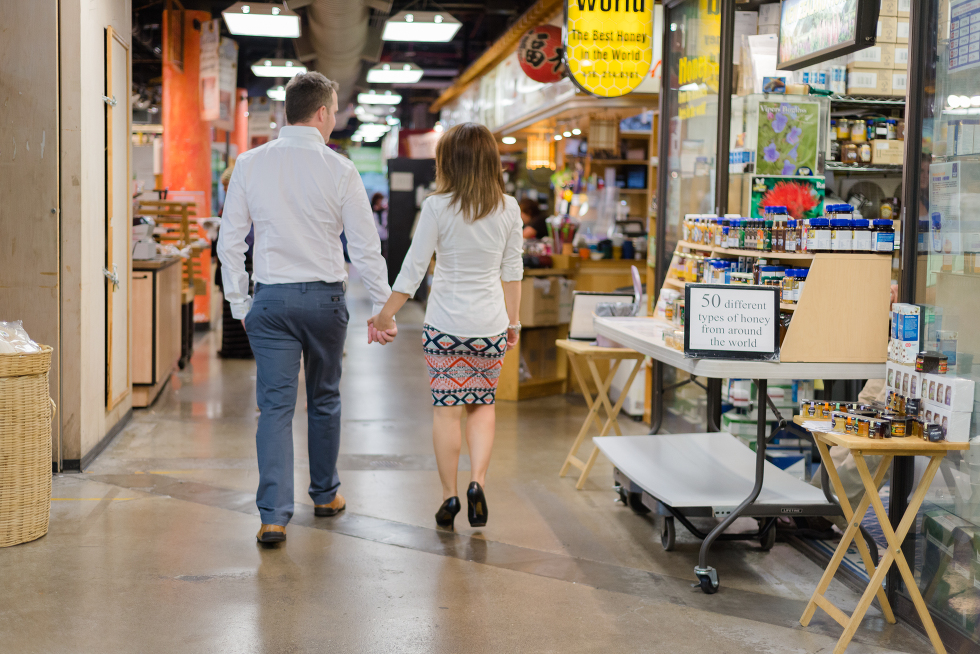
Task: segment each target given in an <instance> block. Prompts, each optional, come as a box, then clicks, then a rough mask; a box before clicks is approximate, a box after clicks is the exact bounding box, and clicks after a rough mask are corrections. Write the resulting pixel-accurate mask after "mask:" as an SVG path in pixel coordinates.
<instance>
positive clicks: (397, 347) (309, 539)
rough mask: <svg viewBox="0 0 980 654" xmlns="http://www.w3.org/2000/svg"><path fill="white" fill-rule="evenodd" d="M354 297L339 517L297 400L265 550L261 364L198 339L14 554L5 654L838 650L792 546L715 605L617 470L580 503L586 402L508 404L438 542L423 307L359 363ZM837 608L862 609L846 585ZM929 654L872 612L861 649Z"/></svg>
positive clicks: (725, 547)
mask: <svg viewBox="0 0 980 654" xmlns="http://www.w3.org/2000/svg"><path fill="white" fill-rule="evenodd" d="M350 296H351V300H350V302H351V314H352V317H351V328H350V332H349V339H348V346H347V347H348V354H347V359H346V366H345V372H344V382H343V401H344V421H343V425H344V434H343V438H344V440H343V446H342V451H341V457H340V468H341V479H342V482H343V486H342V489H341V492H342V493H343V494H344V495H345V497H346V498H347V506H348V509H347V511H346V513H344V514H342V515H341V516H339V517H337V518H332V519H331V518H316V519H315V518H314V517H313V515H312V506H311V504H312V502H311V501H310V498H309V497H308V496H307V495H306V493H305V488H306V486H307V485H308V483H309V476H308V470H307V466H308V462H307V460H306V458H305V452H306V447H305V434H306V414H305V411H304V402H303V400H300V402H299V405H298V407H297V413H296V420H295V422H294V430H295V440H296V454H297V459H296V478H297V483H296V492H297V495H296V501H297V511H296V516H295V517H294V519H293V522H292V523H291V524H290V526H289V528H288V540H287V542H286V543H285V544H284V545H283V546H280V547H278V548H275V549H265V548H262V547H259V546H257V545H256V543H255V540H254V535H255V532H256V530H257V529H258V526H259V520H258V517H257V511H256V509H255V496H254V492H255V487H256V485H257V480H258V473H257V470H256V463H255V444H254V434H255V424H256V417H257V413H256V410H255V390H254V385H255V368H254V363H253V362H252V361H236V360H227V361H226V360H221V359H218V358H217V357H216V356H215V354H214V351H215V350H216V349H217V348H216V345H215V344H216V342H217V341H218V340H219V339H218V335H217V334H208V335H205V336H203V338H200V339H199V341H198V344H197V349H196V351H195V355H194V358H193V361H192V362H191V364H190V365H189V366H188V367H187V368H186V369H185V370H183V371H182V372H180V373H179V374H178V375H177V376H176V377H175V378H174V380H173V381H172V383H171V384H170V385H169V386H168V387H167V388H166V389H164V391H163V394H162V395H161V397H160V398H159V400H158V401H157V402H156V404H155V405H154V406H153V407H151V408H150V409H148V410H139V411H137V412H136V414H135V416H134V418H133V420H132V422H131V423H130V424H129V425H128V426H127V427H126V429H125V430H124V431H123V432H122V433H121V434H120V435H119V437H118V438H116V440H115V442H113V443H112V444H111V445H110V447H109V448H108V449H107V450H106V451H105V452H104V453H103V454H102V455H101V456H100V457H99V458H98V459H97V460H96V461H95V462H94V464H93V465H92V466H91V468H90V469H89V470H86V471H85V473H83V474H65V475H56V477H55V480H54V497H55V498H56V499H55V501H54V502H53V503H52V513H51V527H50V531H49V533H48V535H47V536H45V537H44V538H41V539H40V540H38V541H35V542H33V543H29V544H25V545H21V546H17V547H13V548H9V549H6V550H0V580H2V588H3V593H2V594H0V652H17V653H30V652H45V653H52V652H58V653H60V652H71V653H77V652H81V653H87V652H99V653H100V654H102V653H106V654H114V653H117V652H118V653H130V652H142V653H151V652H177V651H180V652H186V653H196V652H221V653H225V652H263V653H269V654H273V653H275V654H278V653H286V652H440V653H441V652H447V653H448V652H556V653H557V652H561V653H563V654H567V653H570V652H596V651H600V650H601V651H610V652H655V653H660V652H664V653H667V652H670V653H672V654H674V653H676V654H682V653H687V652H693V653H698V654H701V653H702V652H726V653H731V654H741V653H745V654H749V653H752V654H756V653H758V652H772V653H776V652H779V653H783V652H794V653H800V654H802V653H807V654H809V653H817V652H830V651H831V650H832V649H833V646H834V643H835V642H836V639H837V637H838V636H839V634H840V631H841V629H840V627H838V625H837V624H836V623H835V622H833V620H831V619H830V618H829V617H827V616H826V615H824V614H823V613H822V612H819V611H818V613H817V616H816V618H815V619H814V621H813V622H812V624H811V626H810V627H808V628H807V629H803V628H802V627H800V625H799V623H798V619H799V616H800V614H801V613H802V612H803V609H804V606H805V604H806V600H807V599H808V597H809V595H810V593H811V592H812V590H813V588H814V587H815V586H816V583H817V581H818V579H819V576H820V573H821V570H820V569H819V568H818V567H817V566H816V565H815V564H814V563H812V562H811V561H809V560H808V559H807V558H805V557H804V556H803V555H802V554H800V553H799V552H797V551H796V550H794V549H792V548H791V547H789V546H788V545H784V544H782V543H777V545H776V547H775V548H774V549H773V550H772V551H771V552H768V553H764V552H761V551H760V550H759V548H758V546H757V545H753V544H751V543H721V544H717V545H716V546H715V550H714V553H713V555H712V563H713V565H714V566H715V567H716V568H718V569H719V571H720V577H721V581H722V588H721V590H720V591H719V593H718V594H716V595H712V596H707V595H704V594H703V593H701V591H700V590H697V589H692V588H691V584H692V582H693V581H694V578H693V573H692V568H693V566H694V565H695V563H696V561H697V551H698V542H697V541H696V540H695V539H694V538H693V537H692V536H690V535H689V534H687V533H686V532H685V533H683V534H681V533H678V540H679V544H678V547H677V551H675V552H671V553H667V552H664V551H663V550H662V548H661V546H660V541H659V531H658V523H657V522H656V519H652V518H650V517H647V516H639V515H636V514H634V513H633V512H632V511H631V510H630V509H628V508H626V507H625V506H623V505H622V504H620V503H619V502H617V496H616V494H615V493H614V492H613V491H612V489H611V479H612V469H611V466H610V465H609V464H608V462H606V461H605V460H603V459H602V458H600V461H599V463H598V464H597V465H596V467H595V469H594V470H593V472H592V475H591V478H590V480H589V482H588V484H587V486H586V488H585V490H582V491H576V490H575V488H574V481H573V479H572V478H565V479H559V478H558V474H557V473H558V468H559V467H560V465H561V462H562V461H563V459H564V456H565V453H566V452H567V449H568V447H569V445H570V443H571V440H572V438H573V436H574V434H575V432H576V430H577V429H578V427H579V426H580V425H581V421H582V420H583V418H584V416H585V413H586V409H585V405H584V403H583V402H582V401H581V399H580V398H575V397H571V396H569V397H552V398H547V399H542V400H535V401H526V402H521V403H519V404H518V403H510V402H502V403H500V404H499V405H498V408H497V416H498V417H497V421H498V426H497V442H496V447H495V450H494V458H493V462H492V465H491V468H490V474H489V476H488V481H487V487H486V490H487V495H488V504H489V506H490V509H491V512H490V521H489V524H488V525H487V527H485V528H483V529H479V530H474V529H471V528H470V527H469V525H468V523H467V522H466V520H465V511H464V512H463V513H462V514H460V516H458V518H457V521H456V525H457V532H456V533H455V534H451V533H446V532H441V531H437V530H436V529H435V523H434V520H433V514H434V512H435V510H436V509H437V508H438V505H439V503H440V499H441V495H440V490H439V482H438V474H437V472H436V467H435V459H434V457H433V454H432V449H431V442H430V428H431V410H430V408H429V406H430V396H429V392H428V379H427V376H426V371H425V364H424V361H423V359H422V353H421V347H420V345H421V321H422V310H421V308H420V307H418V306H414V305H410V306H409V307H408V308H406V309H405V310H404V311H403V312H402V314H400V315H399V329H400V334H399V337H398V340H397V341H396V342H395V343H394V344H393V345H390V346H387V347H384V348H382V347H380V346H377V345H373V346H370V347H368V346H367V345H366V344H365V341H366V328H365V327H364V321H365V320H366V318H367V317H368V312H369V309H370V306H369V303H368V301H367V299H366V296H365V293H364V292H363V289H362V288H361V287H360V286H359V285H358V284H353V285H352V289H351V293H350ZM301 397H302V392H301ZM623 427H624V431H626V432H627V433H637V434H638V433H644V431H645V429H644V427H643V426H642V425H640V424H638V423H634V422H632V421H629V420H627V421H625V422H624V424H623ZM460 467H461V469H464V470H465V469H466V468H467V467H468V463H467V460H466V459H465V456H464V460H463V461H462V462H461V466H460ZM460 477H461V479H460V488H461V490H462V491H465V486H466V483H467V482H468V481H469V478H468V476H467V475H466V473H465V472H464V473H461V475H460ZM742 522H744V524H741V523H736V528H738V527H742V528H745V529H749V528H751V527H753V526H754V523H753V522H750V521H747V520H745V521H742ZM829 595H830V597H831V598H832V599H833V600H834V601H835V602H836V603H837V604H838V605H840V606H842V607H846V608H851V607H853V606H854V605H855V604H856V602H857V596H856V595H855V593H853V592H851V591H850V590H849V589H847V588H846V587H844V586H843V585H842V584H840V583H838V582H836V581H835V582H834V583H833V585H832V586H831V590H830V593H829ZM927 649H928V644H927V642H926V641H925V640H923V639H921V638H920V637H919V636H918V635H917V634H915V633H914V632H913V631H912V630H911V629H910V628H909V627H907V626H905V625H901V624H899V625H888V624H887V623H885V621H884V620H883V618H882V617H881V614H880V613H879V612H878V611H877V610H876V609H874V608H872V610H871V611H870V612H869V616H868V618H866V619H865V621H864V623H863V624H862V626H861V628H860V629H859V630H858V633H857V636H856V637H855V639H854V641H853V644H852V645H851V647H850V648H849V649H848V651H849V652H852V653H855V654H857V653H860V652H866V653H870V652H875V653H879V652H892V651H897V652H923V651H927Z"/></svg>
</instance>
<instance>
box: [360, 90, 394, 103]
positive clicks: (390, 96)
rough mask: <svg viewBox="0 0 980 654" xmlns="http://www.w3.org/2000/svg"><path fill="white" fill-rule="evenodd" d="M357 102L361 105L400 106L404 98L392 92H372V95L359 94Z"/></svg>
mask: <svg viewBox="0 0 980 654" xmlns="http://www.w3.org/2000/svg"><path fill="white" fill-rule="evenodd" d="M357 101H358V102H359V103H360V104H398V103H399V102H401V101H402V96H400V95H398V94H397V93H392V92H391V91H385V92H384V93H376V92H375V91H371V92H370V93H358V94H357Z"/></svg>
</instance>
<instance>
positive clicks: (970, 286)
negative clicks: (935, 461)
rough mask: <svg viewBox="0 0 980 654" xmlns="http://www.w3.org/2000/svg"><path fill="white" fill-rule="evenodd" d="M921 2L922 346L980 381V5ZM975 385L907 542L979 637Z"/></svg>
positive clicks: (940, 593) (956, 0) (944, 614)
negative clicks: (957, 438)
mask: <svg viewBox="0 0 980 654" xmlns="http://www.w3.org/2000/svg"><path fill="white" fill-rule="evenodd" d="M922 5H923V11H922V19H923V20H925V21H926V23H927V24H926V25H925V26H924V29H923V30H922V31H921V32H920V33H921V34H923V35H924V37H925V41H926V42H925V43H924V45H925V47H924V48H923V49H922V50H921V52H922V54H921V56H922V57H924V58H925V62H924V65H923V66H922V70H923V79H922V85H921V86H922V88H921V93H922V97H923V102H922V107H923V110H922V112H921V113H922V116H921V121H922V150H921V159H920V164H919V170H918V175H917V177H918V206H917V207H914V208H912V211H914V212H915V214H913V215H917V216H918V223H917V224H918V233H917V235H916V243H917V246H916V248H917V255H916V256H915V257H914V258H913V261H911V262H910V263H913V264H914V266H915V278H914V282H915V294H914V295H915V302H916V303H917V304H919V305H920V307H921V310H922V311H923V314H922V317H921V318H920V319H921V320H922V321H923V322H924V329H923V330H922V333H923V339H924V342H923V343H921V346H920V349H924V350H937V351H940V352H942V353H944V354H945V355H946V356H947V357H948V370H949V372H948V375H949V376H951V377H954V376H955V377H958V378H962V379H969V380H973V381H974V382H980V331H977V330H976V325H977V324H978V323H980V53H978V52H977V49H976V48H977V45H976V40H977V30H978V27H977V26H978V24H980V5H978V4H977V3H976V2H971V1H965V0H924V2H923V3H922ZM971 34H972V37H971ZM971 43H972V46H971ZM910 92H913V93H915V92H917V91H916V89H910ZM910 109H911V105H910ZM914 178H915V174H914V173H912V174H907V177H906V179H914ZM907 224H908V222H907ZM913 224H914V223H913ZM974 388H975V389H978V390H980V384H974ZM971 390H972V391H973V392H972V393H970V395H971V397H967V398H960V400H959V405H960V406H959V408H960V409H961V413H962V414H965V415H961V416H959V417H960V419H961V420H964V421H967V422H969V435H970V439H971V440H970V442H971V447H970V449H969V450H967V451H964V452H956V453H951V454H950V455H949V456H947V457H946V459H945V461H944V462H943V464H942V468H941V469H940V474H939V475H937V477H936V480H935V482H934V483H933V484H932V486H931V488H930V489H929V493H928V495H927V496H926V501H925V503H924V504H923V508H922V511H921V514H920V515H919V519H918V521H917V528H916V530H915V532H916V534H915V536H914V550H913V548H910V547H908V546H909V543H906V547H905V548H904V549H905V551H906V556H907V557H909V560H910V562H913V561H914V565H913V570H914V572H915V576H916V579H917V580H918V583H919V588H920V590H921V592H922V595H923V598H924V599H925V602H926V604H927V605H928V607H929V609H930V611H931V613H932V614H933V616H934V617H935V618H936V619H937V623H940V622H941V623H945V625H946V626H947V628H952V629H953V630H955V631H956V632H958V633H959V634H960V635H961V637H963V638H965V639H966V640H967V641H972V642H973V643H980V424H978V418H977V416H978V415H980V401H978V397H977V396H976V395H974V393H976V392H977V391H976V390H973V389H971ZM949 399H950V398H949V397H948V394H947V397H946V398H944V401H946V402H948V401H949ZM953 399H954V400H955V398H953ZM954 403H955V402H954ZM952 408H954V409H955V408H956V407H952ZM971 410H972V416H971V415H969V411H971ZM955 413H956V412H955V411H954V412H953V414H951V415H952V416H953V417H954V419H955V418H956V416H955ZM917 464H918V462H917ZM910 550H913V551H910ZM899 592H900V593H903V592H904V589H900V591H899ZM960 651H966V650H965V649H963V650H960Z"/></svg>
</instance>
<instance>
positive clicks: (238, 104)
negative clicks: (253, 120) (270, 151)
mask: <svg viewBox="0 0 980 654" xmlns="http://www.w3.org/2000/svg"><path fill="white" fill-rule="evenodd" d="M235 93H236V97H237V99H236V101H235V131H233V132H232V133H231V142H232V143H234V144H235V146H236V147H237V148H238V154H241V153H242V152H245V150H248V91H246V90H245V89H238V90H237V91H236V92H235Z"/></svg>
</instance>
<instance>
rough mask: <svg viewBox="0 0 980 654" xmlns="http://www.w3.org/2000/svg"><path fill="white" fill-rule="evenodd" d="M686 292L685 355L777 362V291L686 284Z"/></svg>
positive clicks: (774, 288) (769, 287) (762, 288)
mask: <svg viewBox="0 0 980 654" xmlns="http://www.w3.org/2000/svg"><path fill="white" fill-rule="evenodd" d="M685 291H686V293H685V295H686V297H685V308H686V313H687V316H686V319H685V323H684V354H685V355H687V356H689V357H696V358H721V359H755V360H763V361H765V360H772V361H778V360H779V289H778V288H776V287H773V286H732V285H727V284H688V285H687V286H686V287H685Z"/></svg>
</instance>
